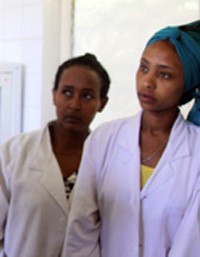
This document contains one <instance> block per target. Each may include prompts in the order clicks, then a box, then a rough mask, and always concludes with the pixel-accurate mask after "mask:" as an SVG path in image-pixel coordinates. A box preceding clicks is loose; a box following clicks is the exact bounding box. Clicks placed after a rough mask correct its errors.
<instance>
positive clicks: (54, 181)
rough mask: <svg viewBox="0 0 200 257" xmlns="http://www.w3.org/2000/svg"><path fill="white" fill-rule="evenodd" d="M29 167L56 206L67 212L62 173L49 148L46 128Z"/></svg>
mask: <svg viewBox="0 0 200 257" xmlns="http://www.w3.org/2000/svg"><path fill="white" fill-rule="evenodd" d="M37 150H38V151H37V152H36V154H35V156H34V158H33V162H32V165H31V169H32V170H33V172H35V173H36V174H39V176H38V182H39V183H40V184H41V185H42V186H43V188H44V189H45V190H46V191H47V192H48V193H49V195H50V196H51V197H53V198H54V200H55V201H56V203H57V204H58V206H59V207H60V208H61V209H62V210H63V211H64V213H65V214H66V215H67V214H68V204H67V199H66V195H65V189H64V183H63V180H62V175H61V172H60V169H59V166H58V163H57V160H56V159H55V157H54V155H53V152H52V150H51V143H50V136H49V131H48V128H46V129H45V130H44V133H43V134H42V135H41V138H40V140H39V145H38V149H37Z"/></svg>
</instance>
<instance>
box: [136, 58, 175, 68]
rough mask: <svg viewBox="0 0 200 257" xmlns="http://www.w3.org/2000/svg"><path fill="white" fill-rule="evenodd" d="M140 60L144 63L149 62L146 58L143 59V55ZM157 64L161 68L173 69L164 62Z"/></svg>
mask: <svg viewBox="0 0 200 257" xmlns="http://www.w3.org/2000/svg"><path fill="white" fill-rule="evenodd" d="M141 61H142V62H145V63H146V64H150V62H149V61H148V60H147V59H145V58H144V57H142V58H141ZM157 66H158V67H160V68H162V69H167V70H173V67H171V66H168V65H165V64H159V65H157Z"/></svg>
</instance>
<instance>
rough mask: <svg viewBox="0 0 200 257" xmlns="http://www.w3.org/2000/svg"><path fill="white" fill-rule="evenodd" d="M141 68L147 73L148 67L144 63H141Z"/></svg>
mask: <svg viewBox="0 0 200 257" xmlns="http://www.w3.org/2000/svg"><path fill="white" fill-rule="evenodd" d="M139 70H140V71H142V72H144V73H146V72H148V67H147V66H146V65H144V64H140V66H139Z"/></svg>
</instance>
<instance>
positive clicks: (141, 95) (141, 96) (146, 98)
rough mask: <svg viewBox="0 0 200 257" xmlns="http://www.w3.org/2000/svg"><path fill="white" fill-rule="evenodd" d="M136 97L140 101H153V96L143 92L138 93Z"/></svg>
mask: <svg viewBox="0 0 200 257" xmlns="http://www.w3.org/2000/svg"><path fill="white" fill-rule="evenodd" d="M138 97H139V100H140V102H142V103H153V102H155V98H154V97H153V96H151V95H148V94H145V93H138Z"/></svg>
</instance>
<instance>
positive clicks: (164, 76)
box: [160, 72, 171, 79]
mask: <svg viewBox="0 0 200 257" xmlns="http://www.w3.org/2000/svg"><path fill="white" fill-rule="evenodd" d="M160 77H161V78H163V79H169V78H171V75H170V74H169V73H166V72H161V73H160Z"/></svg>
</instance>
